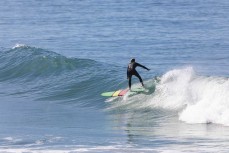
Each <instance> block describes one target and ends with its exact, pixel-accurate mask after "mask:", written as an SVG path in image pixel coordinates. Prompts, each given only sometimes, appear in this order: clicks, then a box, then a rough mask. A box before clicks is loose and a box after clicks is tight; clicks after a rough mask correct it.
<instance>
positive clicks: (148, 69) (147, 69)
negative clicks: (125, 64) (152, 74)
mask: <svg viewBox="0 0 229 153" xmlns="http://www.w3.org/2000/svg"><path fill="white" fill-rule="evenodd" d="M136 64H137V66H140V67H142V68H144V69H146V70H148V71H149V70H150V69H149V68H147V67H145V66H143V65H141V64H139V63H136Z"/></svg>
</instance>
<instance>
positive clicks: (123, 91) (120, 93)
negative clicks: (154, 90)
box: [101, 87, 145, 97]
mask: <svg viewBox="0 0 229 153" xmlns="http://www.w3.org/2000/svg"><path fill="white" fill-rule="evenodd" d="M128 91H129V89H119V90H116V91H109V92H104V93H102V94H101V96H103V97H118V96H124V95H125V94H126V93H127V92H128ZM144 91H145V88H142V87H138V88H133V89H131V91H129V92H130V93H141V92H144Z"/></svg>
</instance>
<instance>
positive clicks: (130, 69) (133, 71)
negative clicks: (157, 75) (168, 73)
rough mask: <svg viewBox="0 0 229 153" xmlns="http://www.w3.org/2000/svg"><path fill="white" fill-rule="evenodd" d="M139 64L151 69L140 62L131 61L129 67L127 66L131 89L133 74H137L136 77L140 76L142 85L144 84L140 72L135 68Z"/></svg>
mask: <svg viewBox="0 0 229 153" xmlns="http://www.w3.org/2000/svg"><path fill="white" fill-rule="evenodd" d="M137 66H140V67H142V68H144V69H146V70H149V69H148V68H147V67H145V66H143V65H141V64H139V63H136V62H132V63H129V64H128V67H127V78H128V79H129V88H130V89H131V78H132V75H135V76H136V77H138V79H139V81H140V82H141V83H142V85H144V84H143V81H142V78H141V76H140V75H139V74H138V72H137V71H136V69H135V68H136V67H137Z"/></svg>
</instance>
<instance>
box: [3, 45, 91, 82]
mask: <svg viewBox="0 0 229 153" xmlns="http://www.w3.org/2000/svg"><path fill="white" fill-rule="evenodd" d="M0 60H1V65H0V81H3V80H7V79H18V78H20V79H21V78H26V77H29V78H30V79H31V78H36V77H42V76H43V77H44V76H45V77H47V76H51V75H59V74H61V73H63V72H69V71H74V70H76V69H77V68H85V67H87V66H90V65H93V64H94V63H95V61H93V60H89V59H77V58H67V57H65V56H62V55H60V54H57V53H54V52H50V51H47V50H44V49H40V48H35V47H30V46H26V45H20V44H19V45H16V46H15V47H13V48H12V49H10V50H7V51H2V52H0Z"/></svg>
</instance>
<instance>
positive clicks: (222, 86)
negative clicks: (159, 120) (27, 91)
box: [111, 67, 229, 125]
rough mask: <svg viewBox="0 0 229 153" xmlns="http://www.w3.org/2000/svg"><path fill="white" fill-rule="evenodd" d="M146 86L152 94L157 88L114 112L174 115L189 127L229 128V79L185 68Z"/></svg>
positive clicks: (122, 103)
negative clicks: (137, 111)
mask: <svg viewBox="0 0 229 153" xmlns="http://www.w3.org/2000/svg"><path fill="white" fill-rule="evenodd" d="M146 83H147V84H146V86H147V88H148V89H150V90H153V88H154V86H156V87H155V91H154V90H153V92H152V93H151V94H149V95H145V94H140V95H136V96H133V97H126V98H124V99H122V100H120V102H118V104H114V105H112V107H111V108H115V107H119V108H123V107H125V106H126V107H125V108H126V109H137V110H139V109H140V110H146V109H157V110H158V109H159V110H163V112H166V111H172V112H174V111H175V112H178V116H179V120H181V121H184V122H187V123H216V124H223V125H229V96H228V95H229V79H228V78H226V77H213V76H208V77H207V76H198V75H197V74H196V73H195V71H194V70H193V68H192V67H186V68H181V69H174V70H171V71H168V72H167V73H165V74H164V75H162V76H161V77H159V78H158V79H155V78H153V79H151V80H148V81H147V82H146ZM111 101H112V100H111ZM115 101H117V100H115Z"/></svg>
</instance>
